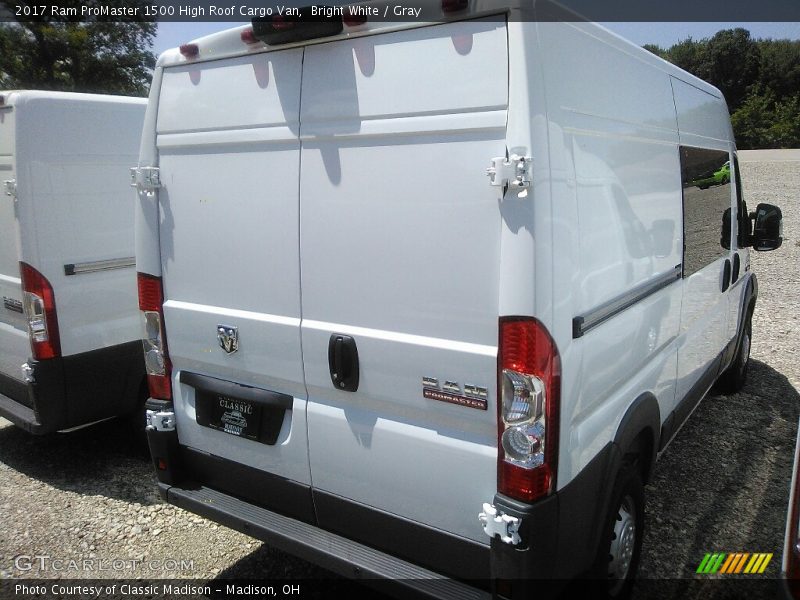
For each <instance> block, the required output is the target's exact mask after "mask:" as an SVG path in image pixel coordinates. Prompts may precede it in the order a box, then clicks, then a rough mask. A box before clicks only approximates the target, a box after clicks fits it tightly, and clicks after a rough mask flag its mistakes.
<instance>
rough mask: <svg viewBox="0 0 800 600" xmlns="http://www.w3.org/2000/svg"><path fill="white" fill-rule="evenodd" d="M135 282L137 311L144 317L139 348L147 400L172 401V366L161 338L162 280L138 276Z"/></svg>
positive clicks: (163, 337)
mask: <svg viewBox="0 0 800 600" xmlns="http://www.w3.org/2000/svg"><path fill="white" fill-rule="evenodd" d="M136 281H137V284H138V287H139V309H140V310H141V311H142V315H143V316H144V337H143V338H142V345H143V347H144V364H145V368H146V370H147V385H148V388H149V389H150V397H151V398H158V399H160V400H171V399H172V385H171V383H170V376H171V374H172V364H171V363H170V361H169V353H168V352H167V340H166V338H165V336H164V309H163V304H164V291H163V289H162V286H161V278H160V277H155V276H153V275H147V274H146V273H137V274H136Z"/></svg>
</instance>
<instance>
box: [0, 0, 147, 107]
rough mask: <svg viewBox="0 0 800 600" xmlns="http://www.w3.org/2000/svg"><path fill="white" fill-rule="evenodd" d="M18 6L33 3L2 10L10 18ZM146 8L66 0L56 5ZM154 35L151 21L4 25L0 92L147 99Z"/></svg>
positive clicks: (54, 20)
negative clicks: (82, 93)
mask: <svg viewBox="0 0 800 600" xmlns="http://www.w3.org/2000/svg"><path fill="white" fill-rule="evenodd" d="M19 4H30V5H34V4H37V3H36V2H19V1H18V0H15V1H14V2H11V1H7V0H2V7H3V8H5V9H7V10H9V11H10V12H11V13H12V14H13V11H14V6H15V5H19ZM145 4H146V2H145V1H141V2H140V1H139V0H127V1H124V2H123V1H115V0H109V1H100V0H83V1H82V2H81V1H74V0H69V1H63V2H61V3H60V6H63V7H69V6H76V7H80V6H81V5H90V6H101V5H105V6H129V7H133V6H137V5H138V6H144V5H145ZM0 10H2V9H1V8H0ZM79 10H80V8H79ZM155 33H156V24H155V23H153V22H134V21H111V20H107V19H103V18H84V17H81V18H79V17H71V18H70V17H45V18H38V19H37V20H31V21H18V22H11V23H2V24H0V88H3V89H15V88H16V89H46V90H60V91H77V92H95V93H103V94H122V95H134V96H142V95H145V94H146V93H147V90H148V88H149V85H150V78H151V75H152V68H153V66H154V65H155V56H154V55H153V53H152V52H151V51H150V48H151V47H152V44H153V38H154V37H155Z"/></svg>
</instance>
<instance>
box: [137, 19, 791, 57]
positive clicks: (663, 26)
mask: <svg viewBox="0 0 800 600" xmlns="http://www.w3.org/2000/svg"><path fill="white" fill-rule="evenodd" d="M243 24H244V23H220V22H214V23H202V22H192V23H180V22H176V23H159V25H158V34H157V36H156V40H155V43H154V44H153V52H155V53H156V55H158V54H160V53H161V52H163V51H164V50H168V49H169V48H175V47H177V46H180V45H181V44H185V43H186V42H188V41H190V40H193V39H195V38H198V37H202V36H204V35H208V34H209V33H214V32H216V31H222V30H223V29H229V28H231V27H235V26H237V25H243ZM603 25H605V26H606V27H608V28H609V29H611V30H612V31H614V32H616V33H618V34H620V35H621V36H622V37H625V38H628V39H629V40H631V41H632V42H635V43H637V44H639V45H643V44H657V45H659V46H661V47H666V48H668V47H669V46H671V45H672V44H674V43H676V42H679V41H681V40H685V39H686V38H687V37H692V38H694V39H702V38H706V37H711V36H713V35H714V34H715V33H716V32H717V31H719V30H720V29H732V28H735V27H744V28H745V29H747V30H749V31H750V33H751V34H752V36H753V37H755V38H776V39H777V38H789V39H793V40H797V39H800V23H603Z"/></svg>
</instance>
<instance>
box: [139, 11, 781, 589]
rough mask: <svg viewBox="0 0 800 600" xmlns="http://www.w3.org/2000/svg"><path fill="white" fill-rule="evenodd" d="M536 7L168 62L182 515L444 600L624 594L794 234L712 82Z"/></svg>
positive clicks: (159, 76) (173, 414)
mask: <svg viewBox="0 0 800 600" xmlns="http://www.w3.org/2000/svg"><path fill="white" fill-rule="evenodd" d="M445 4H446V5H447V7H451V6H456V4H458V5H460V4H461V3H450V2H447V3H445ZM443 6H444V5H443ZM537 6H538V5H537ZM534 16H535V15H531V14H529V13H528V12H526V11H525V10H522V11H520V10H511V11H500V12H498V13H497V14H492V15H486V14H484V15H476V14H475V13H474V12H472V11H471V10H470V9H465V10H462V11H459V12H448V13H446V14H445V15H444V17H443V21H444V22H442V23H438V24H427V25H426V26H422V25H420V24H411V23H403V24H398V23H370V22H369V21H368V22H366V23H360V24H358V23H352V24H348V23H343V22H342V21H341V20H340V21H339V22H338V23H337V22H336V21H335V19H332V20H331V21H329V22H328V23H327V28H323V27H320V26H319V23H312V24H310V23H304V22H301V21H296V22H291V23H290V25H289V26H287V24H286V23H285V22H283V21H281V22H275V23H273V22H271V21H269V20H267V21H257V22H255V23H254V25H253V28H250V27H243V28H239V29H235V30H231V31H228V32H223V33H220V34H217V35H213V36H209V37H206V38H203V39H200V40H198V41H196V42H194V43H192V44H187V45H185V46H182V47H181V48H180V50H177V49H176V50H174V51H170V52H166V53H165V54H163V55H162V56H161V57H160V59H159V61H158V66H157V67H156V69H155V73H154V79H153V86H152V90H151V95H150V100H149V105H148V112H147V116H146V123H145V128H144V134H143V140H142V151H141V155H140V158H139V167H138V180H139V201H138V204H137V206H138V210H137V217H136V244H137V248H136V249H137V253H136V260H137V270H138V272H139V274H138V277H139V302H140V308H141V309H142V311H144V315H145V319H146V322H147V332H148V339H147V340H145V346H146V348H147V360H146V364H147V367H148V369H149V371H148V373H149V381H150V384H151V385H150V394H151V399H150V400H149V401H148V409H149V410H148V428H149V432H148V438H149V442H150V449H151V453H152V455H153V460H154V463H155V465H156V468H157V474H158V477H159V482H160V488H161V493H162V495H163V496H164V497H165V498H166V499H167V500H168V501H169V502H172V503H174V504H176V505H178V506H182V507H184V508H187V509H189V510H192V511H195V512H197V513H198V514H201V515H204V516H206V517H209V518H212V519H215V520H217V521H219V522H221V523H225V524H226V525H229V526H231V527H234V528H237V529H239V530H241V531H245V532H247V533H249V534H251V535H255V536H258V537H261V538H262V539H265V540H268V541H269V542H270V543H271V544H273V545H274V546H277V547H279V548H283V549H285V550H287V551H289V552H294V553H297V554H299V555H301V556H304V557H306V558H308V559H309V560H313V561H318V562H320V563H321V564H324V565H325V566H326V567H328V568H330V569H333V570H336V571H338V572H341V573H345V574H348V575H353V574H354V573H355V574H361V575H363V576H367V577H386V578H395V579H402V580H403V582H402V583H403V584H405V585H410V586H413V587H416V588H417V589H418V590H423V591H425V592H426V593H429V594H431V595H443V596H449V595H450V594H457V593H458V592H460V591H464V590H465V589H466V588H465V587H464V586H465V581H470V582H471V583H473V584H474V583H475V582H476V581H478V582H479V583H482V584H483V585H486V586H489V584H487V583H484V582H488V581H505V582H506V583H505V584H503V586H499V585H497V586H495V588H494V591H495V593H498V594H500V595H505V596H512V597H515V598H516V597H523V596H524V595H525V594H526V593H528V591H530V590H528V591H526V587H529V586H530V585H531V584H530V582H531V581H533V580H538V579H558V580H566V579H569V578H573V577H577V576H579V575H582V574H586V573H589V574H593V575H595V576H597V577H599V578H600V579H601V580H602V581H603V585H604V586H605V585H606V580H608V581H609V582H610V583H608V587H607V590H606V591H607V592H608V593H610V594H611V595H620V594H624V593H625V591H626V589H627V586H628V585H629V582H630V579H631V577H632V575H633V573H634V572H635V569H636V562H637V559H638V555H639V548H640V545H641V539H642V519H643V514H644V504H643V483H644V482H645V481H646V480H647V478H648V475H649V474H650V471H651V468H652V466H653V462H654V460H655V458H656V455H657V454H658V452H659V451H660V450H662V449H663V448H664V447H665V445H666V444H667V442H668V441H669V440H670V439H671V437H672V436H673V434H674V433H675V432H676V431H677V429H678V427H679V426H680V425H681V423H682V422H683V420H684V419H685V418H686V417H687V416H688V414H689V413H690V412H691V410H692V409H693V407H694V406H695V405H696V403H697V402H698V401H699V400H700V398H701V397H702V396H703V395H704V394H705V393H706V392H707V391H708V389H709V388H710V387H711V385H712V384H713V383H714V382H715V381H717V380H718V379H721V381H722V383H723V384H724V385H725V386H727V387H728V388H730V389H735V388H736V387H738V386H740V385H742V383H743V380H744V377H745V375H746V370H747V358H748V355H749V347H750V332H751V329H750V316H751V314H752V311H753V308H754V305H755V300H756V293H757V286H756V280H755V276H754V275H753V274H752V273H751V271H750V261H749V258H748V256H749V255H748V249H747V248H748V247H749V246H751V245H756V248H757V249H764V250H767V249H772V248H774V247H777V245H779V243H780V239H779V227H780V215H779V211H777V209H774V208H773V207H769V206H766V205H763V206H760V207H759V209H758V211H757V213H758V216H757V217H755V218H756V230H755V232H754V231H753V230H752V226H751V218H750V216H749V215H748V213H747V209H746V207H745V204H744V200H743V198H742V194H741V192H742V191H741V184H740V182H739V174H738V166H737V163H736V148H735V145H734V140H733V135H732V132H731V127H730V123H729V118H728V112H727V108H726V105H725V100H724V99H723V97H722V95H721V94H720V92H719V91H718V90H717V89H715V88H713V87H712V86H710V85H708V84H706V83H704V82H703V81H700V80H698V79H696V78H694V77H692V76H691V75H689V74H687V73H685V72H683V71H681V70H679V69H677V68H675V67H674V66H672V65H669V64H667V63H666V62H664V61H662V60H660V59H658V58H657V57H655V56H653V55H651V54H649V53H648V52H646V51H644V50H642V49H641V48H638V47H636V46H634V45H632V44H629V43H627V42H625V41H624V40H622V39H620V38H618V37H617V36H615V35H613V34H611V33H609V32H608V31H606V30H604V29H603V28H601V27H599V26H596V25H594V24H590V23H565V22H533V21H532V18H533V17H534ZM320 33H322V34H323V35H324V36H326V37H319V35H320ZM315 36H316V37H315ZM727 162H730V175H729V176H728V177H727V178H724V181H723V180H722V179H720V181H719V182H716V181H715V182H713V183H712V184H709V185H706V181H707V178H708V176H709V174H710V173H711V174H713V173H714V172H716V171H718V170H720V168H721V167H722V166H723V165H724V164H725V163H727ZM698 181H702V182H703V183H702V185H698V184H697V182H698ZM435 575H438V576H443V575H446V576H449V577H452V579H446V580H441V579H438V580H434V581H431V580H429V579H426V578H430V577H433V576H435ZM426 581H427V583H426ZM398 583H399V582H398ZM489 587H491V586H489Z"/></svg>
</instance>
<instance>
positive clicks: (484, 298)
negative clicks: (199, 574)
mask: <svg viewBox="0 0 800 600" xmlns="http://www.w3.org/2000/svg"><path fill="white" fill-rule="evenodd" d="M507 53H508V51H507V42H506V29H505V23H497V22H492V21H485V20H476V21H467V22H461V23H452V24H446V25H439V26H433V27H425V28H418V29H410V30H403V31H397V32H393V33H387V34H383V35H376V36H368V37H362V38H357V39H354V40H345V41H337V42H332V43H327V44H319V45H314V46H309V47H308V48H307V49H306V55H305V61H304V69H303V100H302V114H301V123H302V127H301V139H302V169H301V183H300V236H301V273H302V290H303V296H302V303H303V324H302V337H303V359H304V366H305V375H306V384H307V387H308V393H309V405H308V432H309V457H310V462H311V474H312V479H313V486H314V490H315V494H316V493H318V492H319V495H318V496H317V497H315V504H316V506H317V514H318V518H319V520H320V524H321V525H322V526H324V527H333V528H336V527H337V526H341V523H337V522H334V521H336V520H337V519H336V518H332V520H331V521H330V522H327V521H326V518H327V517H326V513H325V511H323V510H321V506H322V503H323V501H324V500H325V499H326V498H330V497H336V498H338V499H342V498H343V499H346V500H353V501H356V502H358V503H361V504H364V505H367V506H370V507H373V508H376V509H379V510H381V511H384V512H388V513H390V514H393V515H398V516H401V517H405V518H408V519H411V520H413V521H415V522H418V523H423V524H426V525H429V526H431V527H434V528H436V529H439V530H442V531H446V532H450V533H452V534H456V535H458V536H463V537H464V538H468V539H472V540H475V541H478V542H481V543H488V538H487V537H486V535H485V534H484V533H483V531H482V529H481V527H480V525H479V522H478V518H477V514H478V513H479V512H480V509H481V504H482V503H483V502H486V501H490V500H491V498H492V497H493V496H494V494H495V491H496V456H497V449H496V438H497V429H496V405H495V398H496V395H495V387H496V386H495V380H496V344H497V317H498V277H499V275H498V269H499V254H500V242H499V238H500V225H501V220H500V214H499V210H498V200H499V198H498V192H497V188H492V187H490V186H489V183H488V180H487V177H486V168H487V166H488V165H489V161H490V159H491V158H493V157H496V156H503V155H504V154H505V134H506V131H505V127H506V109H507V104H508V75H507ZM332 334H342V335H346V336H350V337H352V338H353V339H354V340H355V344H356V346H357V352H358V360H359V369H360V381H359V386H358V389H357V391H355V392H348V391H340V390H338V389H336V388H335V387H334V384H333V382H332V378H331V372H330V366H329V352H328V349H329V341H330V338H331V335H332ZM423 377H430V378H433V379H436V380H437V381H438V385H439V389H440V390H441V391H446V388H445V387H444V386H446V385H447V382H450V386H449V387H450V388H451V389H453V390H455V391H454V394H453V395H455V396H462V397H463V396H464V394H465V386H477V387H481V388H484V389H485V390H486V393H487V395H488V398H486V399H485V402H486V410H482V409H480V408H474V407H467V406H462V405H458V404H453V403H448V402H444V401H440V400H434V399H429V398H427V397H425V396H424V395H423ZM440 397H441V396H440ZM477 404H481V403H480V402H478V403H477Z"/></svg>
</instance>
